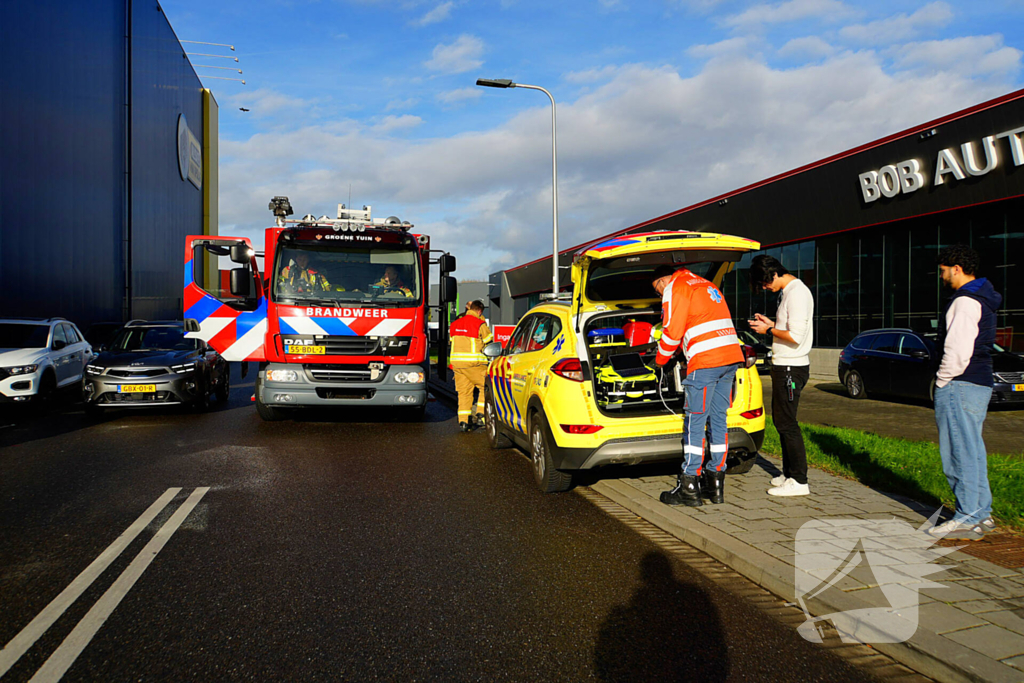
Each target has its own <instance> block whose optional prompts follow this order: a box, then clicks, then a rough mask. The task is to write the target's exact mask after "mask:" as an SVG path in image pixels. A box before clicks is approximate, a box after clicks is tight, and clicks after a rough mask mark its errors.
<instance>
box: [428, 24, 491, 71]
mask: <svg viewBox="0 0 1024 683" xmlns="http://www.w3.org/2000/svg"><path fill="white" fill-rule="evenodd" d="M483 52H484V41H482V40H480V39H479V38H477V37H476V36H471V35H469V34H463V35H461V36H459V37H458V39H456V41H455V42H454V43H452V44H451V45H444V44H441V45H438V46H437V47H435V48H434V52H433V54H432V55H431V58H430V59H429V60H428V61H427V62H425V63H424V66H426V67H427V68H428V69H430V70H432V71H441V72H443V73H447V74H459V73H463V72H465V71H469V70H470V69H476V68H479V67H480V66H481V65H482V64H483V63H484V62H483V60H482V59H480V57H481V56H482V55H483Z"/></svg>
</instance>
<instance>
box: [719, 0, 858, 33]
mask: <svg viewBox="0 0 1024 683" xmlns="http://www.w3.org/2000/svg"><path fill="white" fill-rule="evenodd" d="M856 14H857V11H856V10H855V9H853V8H852V7H850V6H849V5H846V4H844V3H843V2H840V0H787V2H783V3H781V4H778V5H767V4H761V5H754V6H753V7H751V8H749V9H747V10H745V11H744V12H741V13H740V14H736V15H733V16H731V17H726V19H725V22H724V23H725V25H726V26H740V27H750V26H754V25H757V24H783V23H788V22H793V21H800V20H802V19H812V18H818V19H822V20H825V21H838V20H841V19H845V18H847V17H852V16H855V15H856Z"/></svg>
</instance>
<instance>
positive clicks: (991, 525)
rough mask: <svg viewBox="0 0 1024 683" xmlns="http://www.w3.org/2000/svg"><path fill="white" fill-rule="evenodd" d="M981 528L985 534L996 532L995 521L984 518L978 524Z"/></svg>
mask: <svg viewBox="0 0 1024 683" xmlns="http://www.w3.org/2000/svg"><path fill="white" fill-rule="evenodd" d="M980 524H981V528H982V529H984V530H985V533H986V534H987V533H991V532H993V531H995V530H996V520H994V519H992V518H991V517H986V518H985V519H983V520H981V522H980Z"/></svg>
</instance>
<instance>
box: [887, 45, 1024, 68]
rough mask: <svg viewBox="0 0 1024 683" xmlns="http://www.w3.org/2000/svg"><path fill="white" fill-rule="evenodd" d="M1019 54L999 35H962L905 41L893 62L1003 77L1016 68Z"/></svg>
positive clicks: (902, 64)
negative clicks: (918, 41)
mask: <svg viewBox="0 0 1024 683" xmlns="http://www.w3.org/2000/svg"><path fill="white" fill-rule="evenodd" d="M1022 54H1024V53H1022V52H1021V51H1020V50H1018V49H1017V48H1014V47H1006V46H1004V45H1003V37H1002V36H1000V35H991V36H964V37H961V38H950V39H948V40H929V41H925V42H920V43H907V44H906V45H903V46H901V47H900V48H898V49H897V50H896V56H895V58H894V61H895V62H896V64H897V65H898V66H899V67H902V68H907V69H917V70H921V71H925V72H931V73H935V72H952V73H957V74H960V75H962V76H979V77H995V78H1007V77H1012V76H1015V75H1016V74H1017V73H1018V72H1019V71H1020V66H1021V55H1022Z"/></svg>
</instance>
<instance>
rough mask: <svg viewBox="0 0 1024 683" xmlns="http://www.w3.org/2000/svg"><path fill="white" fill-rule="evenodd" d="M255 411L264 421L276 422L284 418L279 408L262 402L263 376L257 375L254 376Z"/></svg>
mask: <svg viewBox="0 0 1024 683" xmlns="http://www.w3.org/2000/svg"><path fill="white" fill-rule="evenodd" d="M256 412H257V413H258V414H259V416H260V417H261V418H263V421H264V422H277V421H278V420H283V419H284V415H282V414H281V409H280V408H275V407H274V406H268V405H267V404H266V403H264V402H263V378H262V377H259V376H257V377H256Z"/></svg>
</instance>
